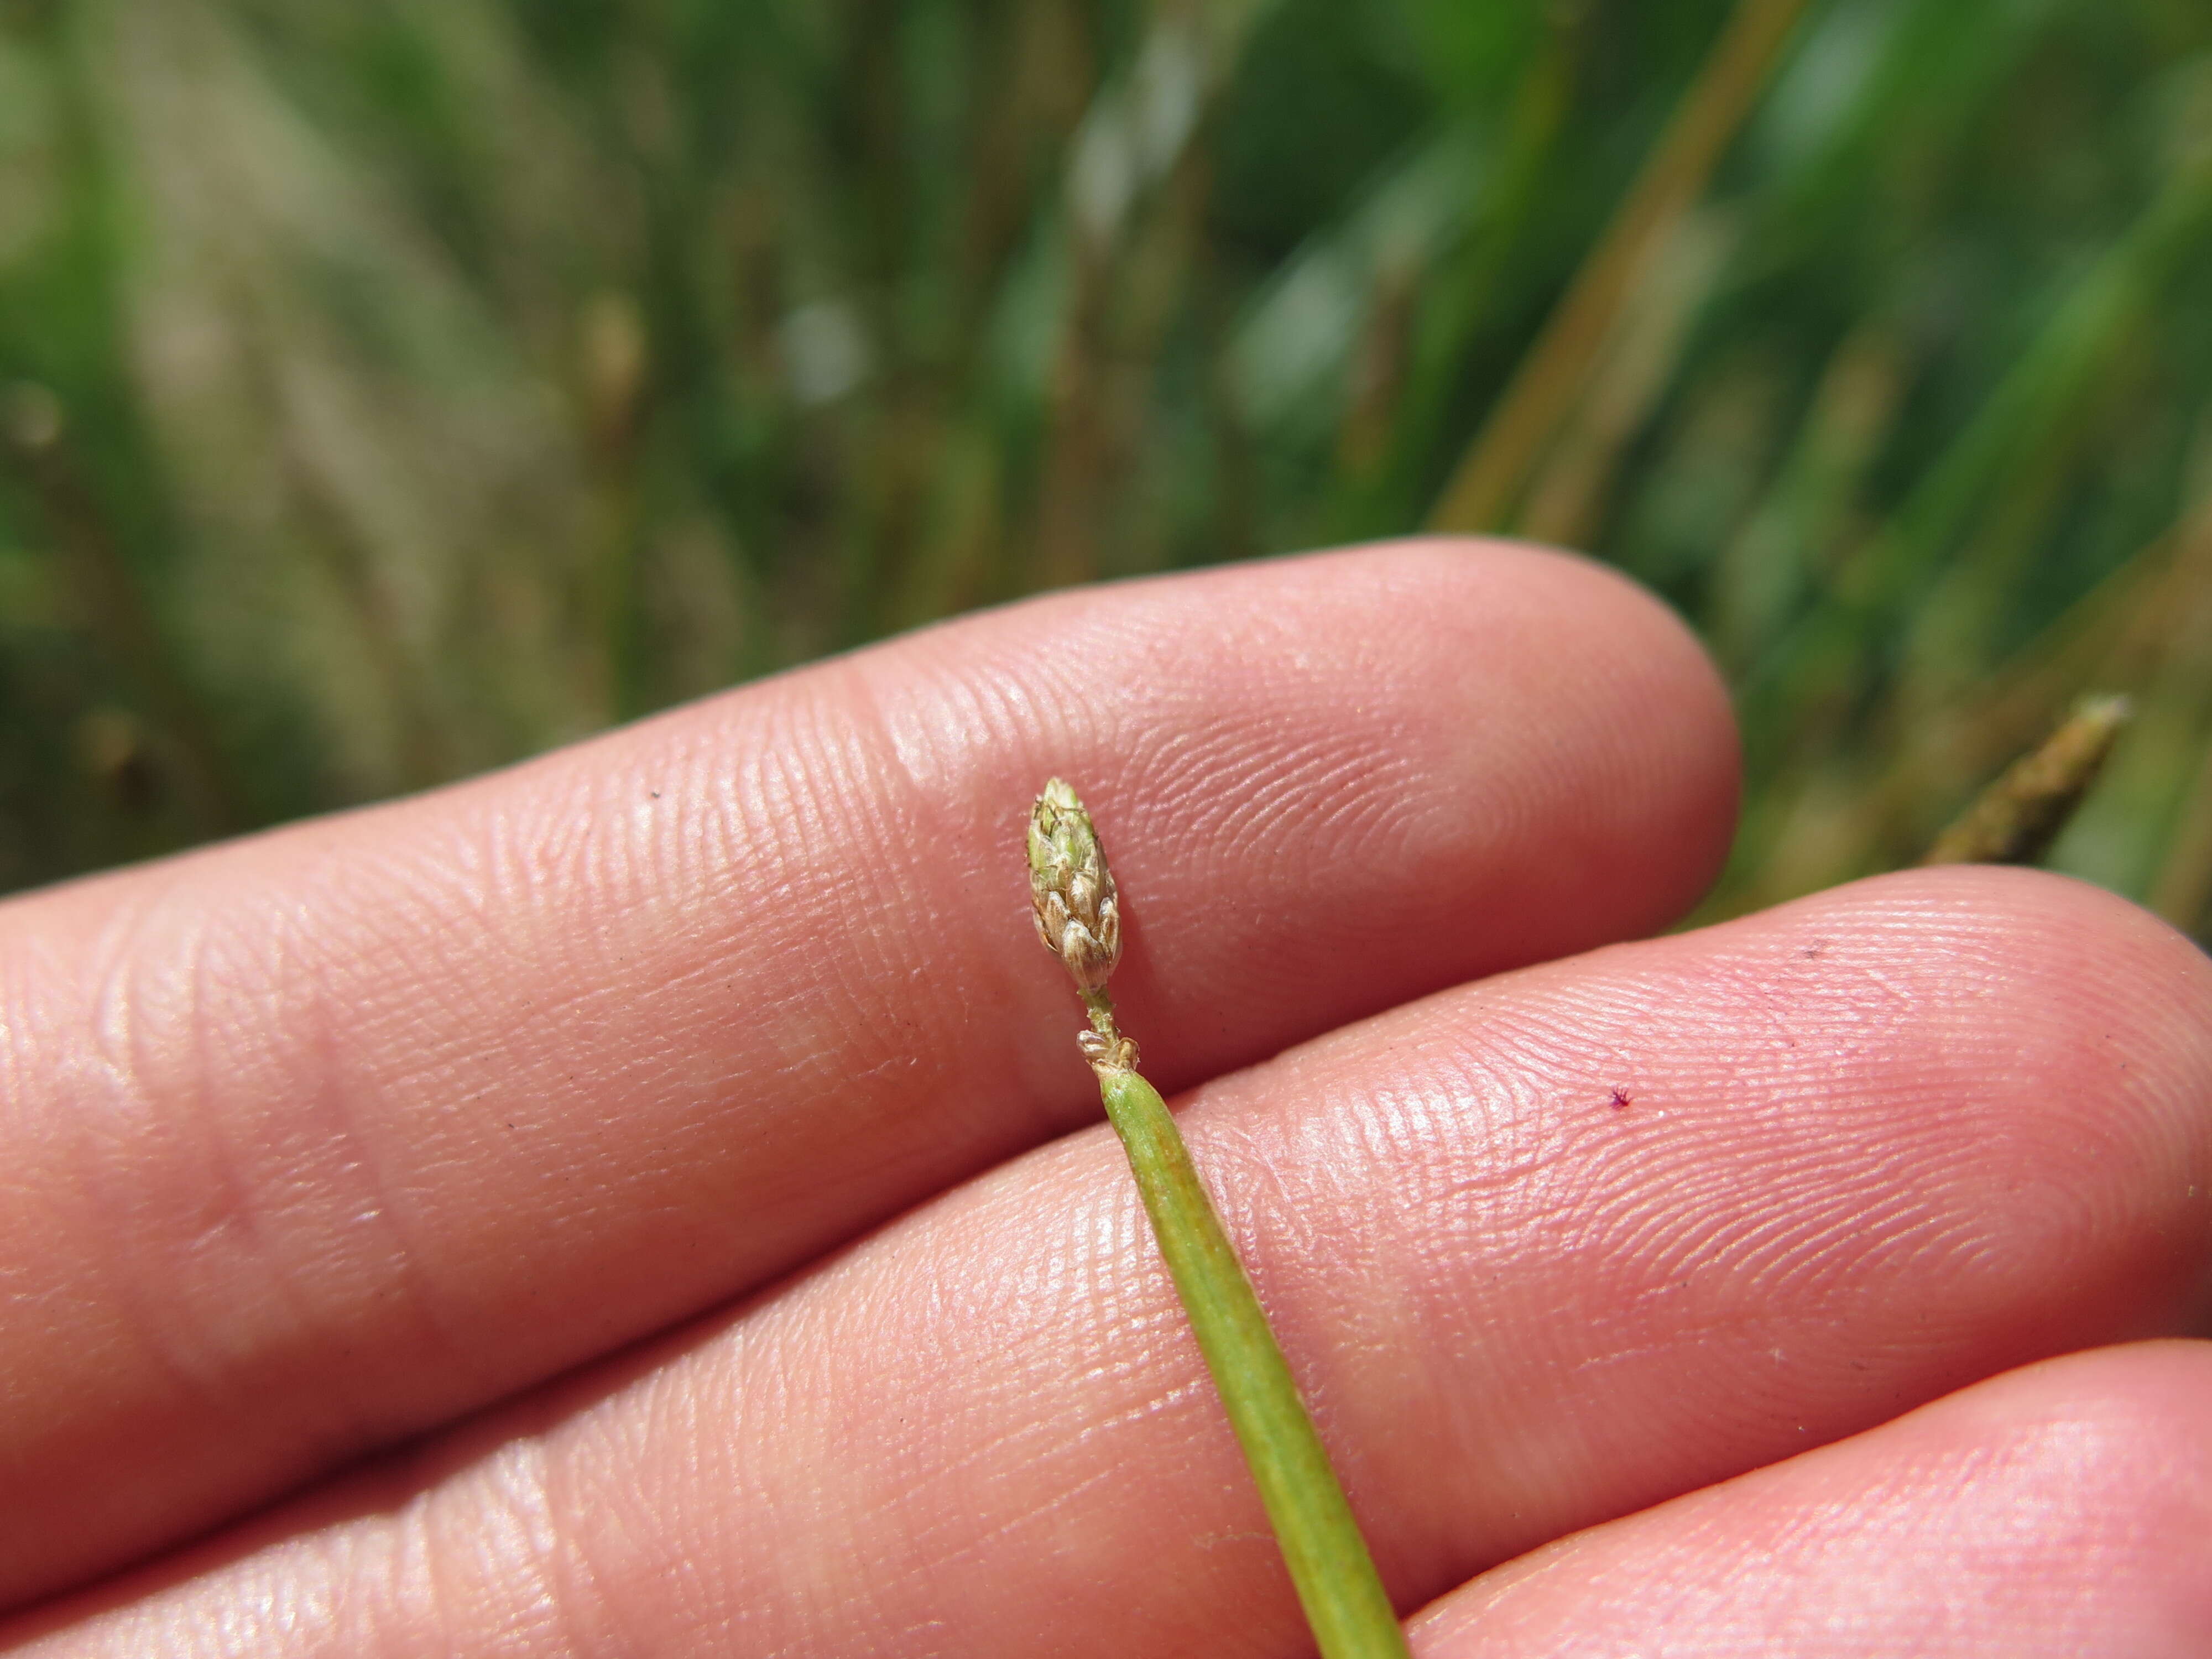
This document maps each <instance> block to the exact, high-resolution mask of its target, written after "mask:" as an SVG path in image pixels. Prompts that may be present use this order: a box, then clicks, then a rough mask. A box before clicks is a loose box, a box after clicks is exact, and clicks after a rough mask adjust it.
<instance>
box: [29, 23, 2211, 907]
mask: <svg viewBox="0 0 2212 1659" xmlns="http://www.w3.org/2000/svg"><path fill="white" fill-rule="evenodd" d="M1430 524H1438V525H1443V526H1447V527H1455V528H1478V529H1497V530H1501V531H1505V532H1512V533H1517V534H1522V535H1527V536H1530V537H1534V538H1543V539H1547V540H1553V541H1559V542H1563V543H1566V544H1572V545H1577V546H1582V547H1586V548H1589V549H1591V550H1594V551H1595V552H1596V553H1597V554H1598V555H1599V556H1601V557H1603V558H1606V559H1607V560H1610V561H1612V562H1615V563H1617V564H1619V565H1620V566H1621V567H1622V568H1625V569H1626V570H1628V571H1631V572H1632V573H1633V574H1636V575H1638V577H1640V578H1642V579H1643V580H1645V581H1647V582H1649V583H1651V584H1652V585H1654V586H1656V587H1657V588H1658V589H1659V590H1660V591H1661V592H1664V593H1665V594H1666V595H1668V598H1669V599H1672V600H1673V601H1674V603H1675V604H1676V605H1679V606H1680V609H1681V610H1682V611H1683V612H1684V613H1685V614H1686V616H1687V617H1690V618H1691V619H1692V622H1693V623H1695V624H1696V625H1697V626H1698V627H1699V629H1701V631H1702V632H1703V633H1704V635H1705V637H1706V638H1707V639H1708V640H1709V641H1711V645H1712V647H1713V649H1714V651H1715V652H1716V653H1717V656H1718V657H1719V659H1721V661H1722V662H1723V665H1725V666H1726V668H1727V669H1728V671H1729V673H1730V675H1731V676H1732V677H1733V678H1734V680H1735V684H1737V686H1738V688H1739V690H1740V694H1741V709H1742V714H1743V719H1744V725H1745V732H1746V744H1747V754H1748V758H1749V762H1750V796H1749V800H1748V804H1747V817H1746V823H1745V829H1744V833H1743V835H1742V836H1741V842H1740V845H1739V848H1738V852H1737V856H1736V859H1735V863H1734V866H1733V867H1732V868H1731V871H1730V873H1729V877H1728V878H1727V880H1726V882H1725V883H1724V884H1723V889H1722V890H1721V891H1720V892H1719V893H1718V894H1717V895H1716V896H1715V898H1714V900H1713V901H1712V902H1711V904H1710V905H1709V907H1708V913H1709V914H1723V913H1725V912H1728V911H1731V910H1735V909H1740V908H1745V907H1747V906H1749V905H1751V904H1754V903H1759V902H1766V901H1769V900H1771V899H1774V898H1778V897H1781V896H1787V895H1789V894H1791V893H1795V892H1799V891H1803V890H1808V889H1810V888H1813V887H1816V886H1820V885H1822V884H1826V883H1828V882H1831V881H1833V880H1837V879H1839V878H1844V877H1846V876H1850V875H1852V874H1855V873H1858V872H1863V871H1865V870H1869V869H1875V868H1881V867H1884V866H1889V865H1893V864H1895V863H1899V862H1902V861H1905V860H1908V859H1910V858H1911V856H1912V855H1913V854H1915V853H1916V852H1917V851H1918V850H1919V848H1921V847H1922V846H1923V845H1925V843H1926V842H1927V841H1928V839H1929V836H1931V835H1932V834H1933V833H1934V832H1935V830H1936V829H1937V828H1938V827H1939V826H1940V825H1941V824H1942V823H1943V822H1944V821H1945V820H1946V819H1947V818H1948V817H1950V816H1951V815H1952V814H1953V813H1954V812H1955V811H1956V810H1957V809H1958V808H1959V806H1960V804H1961V803H1962V802H1963V801H1964V800H1965V799H1966V798H1967V797H1968V796H1969V795H1971V794H1972V792H1973V791H1974V789H1975V788H1976V787H1978V786H1979V785H1980V784H1981V783H1982V782H1984V781H1985V780H1986V779H1988V778H1989V777H1990V776H1991V775H1995V774H1996V772H1997V771H1998V770H2000V769H2002V766H2003V765H2004V764H2005V763H2007V762H2008V761H2010V760H2011V759H2012V758H2014V757H2015V755H2016V754H2017V753H2019V752H2020V751H2021V750H2023V749H2025V748H2027V747H2028V746H2029V745H2030V744H2033V742H2034V741H2035V740H2036V739H2037V738H2039V736H2040V735H2041V733H2042V732H2043V731H2044V730H2045V728H2046V727H2047V726H2049V725H2050V723H2051V721H2052V720H2054V719H2055V718H2056V717H2057V715H2058V714H2059V713H2060V712H2061V711H2062V710H2063V708H2065V706H2066V705H2067V704H2068V703H2069V702H2070V701H2071V700H2072V699H2073V698H2074V697H2075V696H2076V695H2077V694H2078V693H2080V692H2081V691H2082V690H2087V689H2091V688H2099V689H2106V690H2125V691H2129V692H2130V693H2132V694H2133V695H2134V696H2135V697H2136V701H2137V703H2138V707H2139V708H2140V710H2141V714H2140V717H2139V718H2138V720H2136V724H2135V726H2133V727H2132V728H2131V729H2130V732H2129V733H2128V735H2127V736H2126V737H2125V738H2124V739H2123V742H2122V744H2121V746H2120V749H2119V750H2118V754H2117V755H2116V757H2115V758H2114V761H2113V763H2112V768H2111V769H2110V771H2109V773H2108V775H2107V778H2106V783H2105V785H2104V786H2103V787H2101V788H2100V791H2099V792H2098V793H2097V794H2096V795H2095V796H2094V797H2093V799H2092V802H2091V804H2090V805H2089V806H2088V808H2087V810H2086V811H2084V813H2083V814H2082V815H2081V817H2080V818H2078V819H2077V820H2076V822H2075V824H2074V825H2073V827H2072V828H2071V829H2069V831H2068V832H2067V834H2066V835H2065V836H2063V838H2062V840H2061V841H2060V842H2059V844H2058V847H2057V849H2056V852H2055V854H2054V860H2055V861H2056V862H2057V863H2058V864H2059V865H2061V866H2063V867H2066V868H2069V869H2073V870H2075V871H2078V872H2081V873H2084V874H2086V875H2088V876H2090V877H2091V878H2094V879H2097V880H2100V881H2103V882H2105V883H2106V884H2110V885H2112V886H2114V887H2116V888H2118V889H2119V890H2123V891H2125V892H2128V893H2130V894H2133V895H2135V896H2139V897H2142V898H2145V899H2147V900H2148V901H2149V902H2152V903H2153V904H2154V905H2155V906H2156V907H2157V908H2160V910H2161V911H2163V912H2164V913H2165V914H2166V915H2170V916H2172V917H2173V918H2174V919H2175V920H2176V921H2179V922H2180V923H2181V924H2182V925H2184V926H2185V927H2190V928H2191V929H2195V930H2198V931H2200V932H2201V931H2202V930H2203V927H2204V925H2205V922H2206V921H2207V915H2206V913H2207V908H2208V904H2212V9H2208V8H2206V7H2205V6H2204V5H2203V4H2202V3H2201V0H1807V3H1803V4H1802V5H1801V4H1800V3H1798V0H1733V3H1731V0H1663V3H1657V0H1554V3H1548V4H1539V3H1534V0H1527V3H1515V0H1508V3H1500V4H1481V5H1476V4H1468V3H1465V0H1367V3H1340V0H1220V3H1214V4H1199V3H1181V4H1176V3H1168V0H1160V3H1155V4H1152V5H1145V4H1140V3H1135V0H1087V3H1079V0H905V3H896V4H894V3H866V0H745V3H708V0H627V3H623V0H352V3H345V4H337V3H330V0H162V3H161V4H160V5H155V6H143V5H128V4H125V3H121V0H0V885H4V886H21V885H23V884H30V883H35V882H40V881H45V880H48V879H51V878H56V877H58V876H62V875H66V874H69V873H70V872H76V871H81V870H85V869H89V868H94V867H97V866H101V865H103V864H107V863H112V862H114V861H116V860H123V859H128V858H134V857H140V856H144V855H146V854H152V853H156V852H160V851H162V850H166V849H167V848H173V847H177V846H180V845H184V844H186V843H189V842H192V841H195V840H197V839H200V838H203V837H205V836H210V835H216V834H220V833H224V832H227V831H231V830H235V829H242V828H246V827H250V826H252V825H255V824H259V823H269V822H272V821H275V820H277V819H280V818H283V817H290V816H293V815H296V814H299V813H303V812H308V811H316V810H319V809H322V808H326V807H331V806H335V805H343V804H346V803H349V802H355V801H360V800H365V799H373V798H375V797H378V796H381V795H385V794H388V793H392V792H395V791H399V790H404V789H409V788H414V787H420V786H422V785H425V784H428V783H431V782H435V781H438V780H440V779H443V778H447V777H452V776H455V775H460V774H463V773H466V772H470V771H472V770H477V769H482V768H483V767H486V766H489V765H493V764H496V763H500V762H502V761H505V760H507V759H509V758H511V757H517V756H520V755H524V754H527V753H530V752H532V751H535V750H539V749H542V748H544V747H545V746H547V745H549V744H556V743H559V742H562V741H563V740H565V739H567V738H573V737H574V736H576V735H578V734H580V733H582V732H587V731H590V730H592V729H594V728H596V727H598V726H603V725H605V724H606V723H608V722H610V721H612V720H621V719H623V718H627V717H629V716H631V715H635V714H640V713H642V712H644V711H647V710H649V709H651V708H656V707H659V706H661V705H664V704H666V703H668V702H673V701H676V700H678V699H681V698H684V697H687V696H694V695H696V694H698V693H701V692H703V691H705V690H710V689H712V688H714V687H717V686H720V685H723V684H728V683H730V682H731V681H732V680H734V679H738V678H744V677H747V676H750V675H755V674H758V673H762V672H764V671H769V670H773V669H775V668H777V667H780V666H781V665H787V664H789V663H792V662H795V661H798V660H800V659H805V658H807V657H809V656H811V655H814V654H817V653H821V652H823V651H825V650H829V649H834V648H836V647H842V646H846V645H849V644H852V643H854V642H857V641H864V640H867V639H871V638H873V637H876V636H878V635H882V634H884V633H887V632H890V631H892V630H895V629H901V628H905V627H908V626H910V625H913V624H915V623H921V622H923V621H926V620H928V619H930V618H933V617H939V616H943V615H945V614H947V613H950V612H952V611H957V610H961V609H963V608H965V607H969V606H972V605H980V604H985V603H989V602H992V601H994V600H999V599H1006V598H1008V597H1011V596H1013V595H1017V594H1019V593H1023V592H1030V591H1032V590H1035V589H1037V588H1040V587H1044V586H1053V585H1057V584H1061V583H1066V582H1072V581H1077V580H1086V579H1090V578H1095V577H1106V576H1116V575H1123V574H1132V573H1137V572H1142V571H1148V570H1158V569H1165V568H1177V567H1182V566H1188V565H1192V564H1197V563H1202V562H1211V561H1216V560H1222V559H1231V558H1237V557H1243V556H1249V555H1253V554H1257V553H1261V552H1267V551H1274V550H1287V549H1293V548H1298V547H1304V546H1311V545H1317V544H1323V543H1327V542H1332V541H1340V540H1345V539H1348V538H1358V537H1368V536H1381V535H1391V534H1399V533H1403V532H1411V531H1414V530H1418V529H1419V528H1421V527H1422V526H1425V525H1430ZM1587 648H1588V649H1589V651H1590V652H1591V653H1593V655H1594V656H1595V655H1599V654H1601V653H1603V652H1604V651H1605V650H1606V648H1607V641H1604V640H1603V639H1601V638H1593V639H1592V640H1590V641H1588V642H1587Z"/></svg>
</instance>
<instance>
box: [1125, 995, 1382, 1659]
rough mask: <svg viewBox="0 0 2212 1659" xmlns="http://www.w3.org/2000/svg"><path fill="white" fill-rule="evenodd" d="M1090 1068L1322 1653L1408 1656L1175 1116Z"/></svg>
mask: <svg viewBox="0 0 2212 1659" xmlns="http://www.w3.org/2000/svg"><path fill="white" fill-rule="evenodd" d="M1086 1000H1088V999H1086ZM1097 1072H1098V1092H1099V1093H1100V1095H1101V1096H1103V1097H1104V1099H1105V1102H1106V1115H1107V1116H1108V1117H1109V1118H1111V1119H1112V1120H1113V1122H1114V1127H1115V1131H1116V1132H1117V1133H1119V1134H1120V1135H1121V1145H1122V1146H1123V1147H1125V1148H1126V1149H1127V1152H1128V1154H1129V1168H1130V1170H1132V1171H1133V1173H1134V1174H1135V1176H1136V1178H1137V1190H1138V1192H1139V1194H1140V1195H1141V1196H1142V1197H1143V1199H1144V1203H1145V1213H1146V1215H1148V1216H1150V1217H1151V1218H1152V1231H1153V1234H1154V1235H1155V1236H1156V1237H1158V1240H1159V1245H1160V1254H1161V1255H1163V1256H1164V1257H1165V1258H1166V1259H1167V1264H1168V1273H1169V1274H1170V1277H1171V1278H1173V1279H1174V1280H1175V1287H1176V1294H1178V1295H1179V1296H1181V1297H1182V1304H1183V1307H1184V1309H1185V1310H1187V1311H1188V1314H1189V1316H1190V1324H1191V1329H1192V1331H1193V1332H1194V1334H1196V1335H1197V1337H1198V1346H1199V1350H1200V1352H1201V1353H1203V1354H1204V1355H1205V1356H1206V1369H1207V1370H1210V1371H1212V1374H1213V1383H1214V1386H1215V1388H1217V1389H1219V1390H1220V1393H1221V1403H1222V1404H1223V1406H1224V1407H1226V1408H1227V1410H1228V1413H1229V1422H1230V1426H1231V1428H1233V1429H1234V1430H1235V1431H1237V1441H1238V1442H1239V1443H1241V1444H1242V1445H1243V1448H1244V1456H1245V1460H1246V1462H1249V1464H1250V1465H1251V1467H1252V1477H1253V1480H1255V1482H1256V1483H1257V1484H1258V1486H1259V1488H1260V1501H1261V1503H1262V1504H1265V1505H1266V1507H1267V1519H1268V1520H1269V1522H1272V1523H1273V1526H1274V1528H1275V1539H1276V1541H1277V1542H1278V1543H1279V1545H1280V1546H1281V1547H1282V1552H1283V1561H1284V1564H1285V1565H1286V1566H1287V1567H1289V1569H1290V1573H1291V1583H1292V1584H1293V1585H1295V1586H1296V1587H1297V1593H1298V1601H1299V1602H1300V1604H1301V1605H1302V1606H1303V1607H1304V1608H1305V1614H1306V1622H1307V1623H1308V1624H1309V1625H1310V1626H1312V1627H1313V1633H1314V1638H1315V1640H1316V1642H1317V1643H1318V1644H1320V1648H1321V1651H1322V1656H1323V1659H1406V1655H1407V1647H1406V1638H1405V1633H1404V1632H1402V1631H1401V1629H1400V1628H1399V1626H1398V1615H1397V1613H1396V1611H1395V1609H1394V1608H1393V1607H1391V1605H1390V1598H1389V1595H1386V1594H1385V1593H1384V1591H1383V1581H1382V1579H1381V1578H1380V1577H1378V1576H1377V1575H1376V1571H1375V1563H1374V1560H1373V1559H1372V1558H1371V1557H1370V1556H1369V1554H1368V1553H1367V1542H1366V1541H1365V1540H1364V1538H1362V1537H1361V1536H1360V1533H1359V1525H1358V1522H1356V1521H1354V1520H1353V1519H1352V1506H1351V1505H1350V1504H1347V1503H1346V1501H1345V1498H1344V1488H1343V1487H1342V1486H1339V1485H1338V1484H1337V1480H1336V1472H1335V1471H1334V1469H1332V1468H1330V1467H1329V1462H1328V1453H1327V1452H1326V1451H1324V1450H1323V1449H1322V1443H1321V1437H1319V1436H1318V1435H1316V1433H1315V1432H1314V1426H1313V1419H1311V1418H1310V1417H1308V1416H1307V1415H1306V1408H1305V1403H1304V1401H1302V1400H1301V1399H1299V1397H1298V1390H1297V1383H1295V1382H1293V1381H1292V1380H1291V1368H1290V1366H1289V1365H1288V1364H1286V1363H1285V1361H1284V1358H1283V1351H1282V1349H1281V1348H1279V1346H1276V1343H1275V1338H1274V1334H1273V1332H1272V1331H1270V1330H1269V1329H1268V1328H1267V1315H1266V1314H1265V1313H1263V1312H1262V1311H1261V1308H1260V1299H1259V1297H1256V1296H1255V1295H1254V1294H1253V1292H1252V1283H1251V1281H1250V1280H1249V1279H1247V1278H1246V1277H1245V1276H1244V1269H1243V1267H1242V1266H1241V1265H1239V1263H1238V1262H1237V1254H1236V1252H1235V1251H1234V1250H1232V1249H1231V1248H1230V1245H1229V1239H1228V1237H1227V1235H1226V1234H1225V1233H1224V1232H1223V1231H1221V1221H1220V1218H1219V1217H1218V1216H1217V1215H1215V1214H1214V1212H1213V1206H1212V1202H1211V1201H1210V1200H1208V1199H1207V1198H1206V1188H1203V1187H1201V1186H1200V1184H1199V1181H1198V1172H1197V1171H1196V1170H1194V1169H1193V1168H1192V1167H1191V1162H1190V1153H1189V1152H1188V1150H1187V1149H1186V1148H1185V1147H1184V1146H1183V1140H1182V1133H1181V1132H1180V1131H1179V1130H1177V1129H1176V1123H1175V1119H1174V1118H1173V1117H1172V1116H1171V1115H1170V1114H1169V1112H1168V1109H1167V1105H1166V1103H1165V1102H1164V1101H1162V1100H1161V1098H1160V1095H1159V1091H1158V1090H1157V1089H1155V1088H1153V1087H1152V1085H1151V1084H1149V1083H1147V1082H1146V1081H1145V1079H1143V1078H1141V1077H1139V1075H1138V1074H1137V1073H1135V1072H1133V1071H1129V1070H1127V1069H1124V1068H1122V1067H1121V1066H1113V1065H1103V1066H1098V1067H1097Z"/></svg>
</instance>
